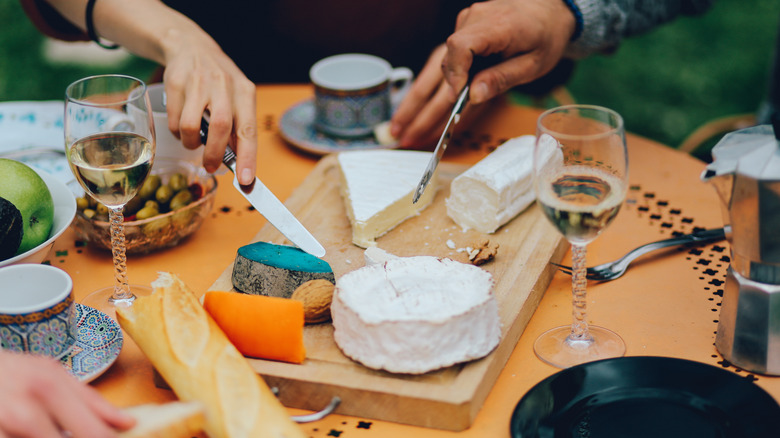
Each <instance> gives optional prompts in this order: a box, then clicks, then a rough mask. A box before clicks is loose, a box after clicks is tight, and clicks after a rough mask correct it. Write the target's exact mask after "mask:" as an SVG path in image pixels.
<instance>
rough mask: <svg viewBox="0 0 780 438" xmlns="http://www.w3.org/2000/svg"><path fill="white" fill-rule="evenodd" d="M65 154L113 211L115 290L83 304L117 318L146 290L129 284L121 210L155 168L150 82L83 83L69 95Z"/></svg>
mask: <svg viewBox="0 0 780 438" xmlns="http://www.w3.org/2000/svg"><path fill="white" fill-rule="evenodd" d="M65 95H66V96H65V97H66V99H65V119H64V129H65V152H66V155H67V158H68V163H69V164H70V168H71V171H72V172H73V175H74V176H75V177H76V180H78V182H79V183H80V184H81V186H82V187H83V188H84V190H85V191H86V193H87V194H89V196H91V197H92V198H94V199H95V200H96V201H97V202H100V203H101V204H103V205H105V206H106V207H107V208H108V212H109V222H110V234H111V252H112V257H113V262H114V277H115V282H114V286H110V287H106V288H103V289H100V290H97V291H95V292H93V293H92V294H90V295H89V296H87V297H86V298H85V299H84V300H82V303H83V304H85V305H87V306H90V307H93V308H96V309H98V310H101V311H103V312H105V313H106V314H108V315H110V316H112V317H115V314H116V307H118V306H120V307H121V306H130V305H132V302H133V301H134V300H135V298H136V297H137V296H141V295H148V294H149V293H151V289H150V288H149V287H146V286H137V285H132V286H131V285H129V284H128V281H127V259H126V256H125V233H124V226H123V220H124V218H123V215H122V209H123V208H124V205H125V204H126V203H127V202H128V201H129V200H130V199H132V198H133V197H134V196H135V195H136V193H138V190H139V189H140V188H141V186H142V185H143V182H144V180H145V179H146V177H147V175H149V172H150V170H151V168H152V163H153V161H154V150H155V131H154V122H153V119H152V111H151V106H150V103H149V96H148V93H147V90H146V84H145V83H144V82H143V81H141V80H139V79H136V78H133V77H130V76H124V75H99V76H91V77H88V78H84V79H80V80H78V81H76V82H74V83H72V84H71V85H69V86H68V88H67V90H66V92H65Z"/></svg>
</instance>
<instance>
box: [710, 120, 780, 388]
mask: <svg viewBox="0 0 780 438" xmlns="http://www.w3.org/2000/svg"><path fill="white" fill-rule="evenodd" d="M773 125H774V128H773V126H772V125H760V126H756V127H752V128H747V129H743V130H740V131H735V132H732V133H730V134H727V135H726V136H725V137H723V139H722V140H721V141H720V142H718V144H716V145H715V147H714V148H713V150H712V156H713V159H714V161H713V162H712V163H711V164H710V165H708V166H707V168H706V169H705V171H704V172H703V173H702V175H701V179H702V180H703V181H707V182H710V183H712V184H713V185H714V187H715V189H716V191H717V192H718V195H719V197H720V199H721V202H722V207H723V215H724V222H725V223H726V225H727V230H728V229H729V228H730V233H729V232H727V233H726V236H727V238H728V241H729V243H730V245H731V266H730V267H729V270H728V276H727V278H726V284H725V289H724V291H723V303H722V304H721V311H720V318H719V322H718V333H717V336H716V338H715V346H716V347H717V349H718V351H719V352H720V353H721V354H722V355H723V357H724V358H725V359H726V360H728V361H729V362H731V363H732V364H734V365H736V366H738V367H740V368H743V369H745V370H748V371H752V372H756V373H760V374H771V375H780V119H776V120H774V121H773Z"/></svg>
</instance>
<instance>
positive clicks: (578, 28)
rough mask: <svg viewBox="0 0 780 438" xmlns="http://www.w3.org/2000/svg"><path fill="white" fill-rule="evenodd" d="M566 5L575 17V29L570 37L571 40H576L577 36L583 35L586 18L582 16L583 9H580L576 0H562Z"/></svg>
mask: <svg viewBox="0 0 780 438" xmlns="http://www.w3.org/2000/svg"><path fill="white" fill-rule="evenodd" d="M561 1H563V3H564V4H565V5H566V7H567V8H568V9H569V11H570V12H571V14H572V16H573V17H574V29H573V31H572V34H571V38H569V41H575V40H577V38H579V37H580V35H582V29H583V27H584V20H583V17H582V11H580V8H579V7H578V6H577V4H576V3H575V2H574V0H561Z"/></svg>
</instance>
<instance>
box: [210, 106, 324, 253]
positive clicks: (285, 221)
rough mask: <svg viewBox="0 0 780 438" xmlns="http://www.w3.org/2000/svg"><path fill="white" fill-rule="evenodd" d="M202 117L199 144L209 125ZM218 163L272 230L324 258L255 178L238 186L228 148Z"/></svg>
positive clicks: (320, 249) (307, 234) (321, 249)
mask: <svg viewBox="0 0 780 438" xmlns="http://www.w3.org/2000/svg"><path fill="white" fill-rule="evenodd" d="M207 117H208V116H207V115H206V116H205V117H204V118H203V119H202V120H201V130H200V135H201V142H202V143H203V144H206V137H207V136H208V129H209V122H208V118H207ZM222 162H223V163H224V164H225V166H227V168H228V169H230V171H231V172H233V187H235V188H236V190H238V191H239V193H241V194H242V195H243V196H244V198H246V200H247V201H249V203H250V204H252V206H253V207H254V208H255V210H257V211H258V212H260V214H262V215H263V216H264V217H265V218H266V219H267V220H268V222H269V223H270V224H271V225H273V226H274V227H276V229H277V230H279V232H280V233H282V234H283V235H284V236H285V237H287V238H288V239H290V241H291V242H292V243H293V244H295V246H297V247H298V248H300V249H302V250H304V251H306V252H307V253H309V254H311V255H313V256H315V257H322V256H324V255H325V248H324V247H323V246H322V245H321V244H320V243H319V242H318V241H317V239H315V238H314V236H312V235H311V233H310V232H309V231H308V230H307V229H306V228H305V227H304V226H303V225H302V224H301V223H300V222H299V221H298V219H297V218H296V217H295V216H294V215H293V214H292V213H290V210H288V209H287V207H285V205H284V204H283V203H282V202H281V201H280V200H279V198H277V197H276V196H275V195H274V194H273V193H272V192H271V190H269V189H268V187H266V186H265V185H264V184H263V183H262V182H260V180H259V179H257V177H255V180H254V181H253V182H252V184H249V185H241V184H240V183H239V182H238V176H237V174H236V154H235V153H234V152H233V150H232V149H230V147H229V146H228V147H226V148H225V155H224V156H223V157H222Z"/></svg>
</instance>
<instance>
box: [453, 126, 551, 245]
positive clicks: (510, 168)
mask: <svg viewBox="0 0 780 438" xmlns="http://www.w3.org/2000/svg"><path fill="white" fill-rule="evenodd" d="M533 154H534V136H532V135H525V136H522V137H517V138H513V139H511V140H508V141H507V142H505V143H504V144H502V145H501V146H499V147H498V148H497V149H496V150H495V151H493V152H491V153H490V155H488V156H487V157H485V158H483V159H482V160H481V161H480V162H479V163H477V164H475V165H474V166H472V167H471V168H470V169H468V170H466V171H465V172H463V173H462V174H460V175H458V176H457V177H456V178H455V179H454V180H453V181H452V184H451V185H450V196H449V197H448V198H447V199H446V200H445V205H446V206H447V215H448V216H449V217H450V218H451V219H452V220H453V221H455V223H456V224H458V225H459V226H460V227H461V228H463V229H464V230H469V229H474V230H477V231H479V232H482V233H488V234H489V233H493V232H495V231H496V230H497V229H498V228H499V227H500V226H502V225H504V224H505V223H507V222H509V221H510V220H511V219H512V218H514V217H515V216H517V215H518V214H519V213H520V212H521V211H523V210H525V209H526V207H528V206H529V205H530V204H531V203H532V202H533V201H534V199H535V195H534V190H533Z"/></svg>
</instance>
